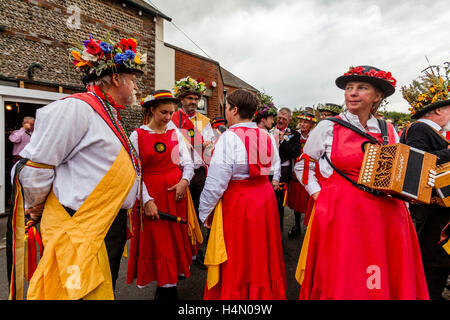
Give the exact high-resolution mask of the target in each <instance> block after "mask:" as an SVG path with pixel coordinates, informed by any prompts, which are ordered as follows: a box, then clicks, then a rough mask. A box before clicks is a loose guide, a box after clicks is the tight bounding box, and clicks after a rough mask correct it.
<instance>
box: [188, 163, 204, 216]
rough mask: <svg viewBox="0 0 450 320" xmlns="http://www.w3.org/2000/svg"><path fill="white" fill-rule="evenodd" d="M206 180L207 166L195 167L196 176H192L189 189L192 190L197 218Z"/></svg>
mask: <svg viewBox="0 0 450 320" xmlns="http://www.w3.org/2000/svg"><path fill="white" fill-rule="evenodd" d="M205 181H206V169H205V167H201V168H198V169H195V171H194V177H193V178H192V180H191V183H190V184H189V190H190V191H191V196H192V202H194V208H195V213H196V214H197V218H199V217H198V208H199V206H200V195H201V194H202V191H203V188H204V187H205ZM199 223H200V220H199ZM200 224H201V223H200Z"/></svg>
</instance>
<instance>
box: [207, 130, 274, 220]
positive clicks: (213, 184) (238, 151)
mask: <svg viewBox="0 0 450 320" xmlns="http://www.w3.org/2000/svg"><path fill="white" fill-rule="evenodd" d="M239 127H244V128H255V129H256V128H257V127H258V126H257V125H256V123H254V122H246V123H240V124H237V125H234V126H232V127H230V129H231V128H239ZM270 139H271V141H272V147H273V150H274V151H276V150H277V148H276V143H275V140H274V139H273V137H272V136H270ZM273 154H274V158H273V160H272V166H271V171H272V172H274V177H273V180H276V181H280V175H281V173H280V170H281V166H280V156H279V155H278V152H274V153H273ZM249 177H250V169H249V165H248V156H247V150H246V149H245V145H244V143H243V142H242V140H241V139H240V138H239V136H238V135H237V134H236V133H234V132H233V131H231V130H227V131H225V132H224V133H223V134H222V135H221V136H220V138H219V140H218V141H217V144H216V146H215V150H214V153H213V157H212V159H211V165H210V167H209V169H208V176H207V178H206V182H205V187H204V188H203V192H202V194H201V196H200V206H199V217H200V219H201V220H202V221H203V222H204V221H205V220H206V218H207V217H208V216H209V214H210V213H211V212H212V211H213V210H214V208H215V207H216V205H217V203H218V202H219V199H220V198H222V196H223V194H224V192H225V190H227V188H228V184H229V182H230V180H245V179H248V178H249Z"/></svg>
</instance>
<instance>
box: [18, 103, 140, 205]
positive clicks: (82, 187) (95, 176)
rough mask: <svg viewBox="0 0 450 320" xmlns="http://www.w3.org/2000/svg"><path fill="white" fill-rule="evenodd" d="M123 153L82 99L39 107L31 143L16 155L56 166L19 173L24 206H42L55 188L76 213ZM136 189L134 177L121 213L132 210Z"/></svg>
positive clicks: (118, 143)
mask: <svg viewBox="0 0 450 320" xmlns="http://www.w3.org/2000/svg"><path fill="white" fill-rule="evenodd" d="M112 111H113V113H114V115H115V116H117V115H116V114H115V110H114V109H113V110H112ZM121 149H122V143H121V142H120V140H119V139H118V138H117V137H116V135H115V134H114V132H113V131H112V130H111V128H110V127H109V126H108V125H107V124H106V122H105V121H104V120H103V119H102V118H101V117H100V115H99V114H98V113H97V112H96V111H95V110H94V109H93V108H92V107H91V106H90V105H89V104H87V103H86V102H84V101H81V100H79V99H75V98H67V99H66V100H58V101H55V102H53V103H51V104H49V105H47V106H45V107H43V108H41V109H38V110H37V114H36V122H35V129H34V132H33V135H32V136H31V140H30V143H29V144H28V145H27V146H26V147H25V149H24V150H22V152H21V153H20V156H21V157H23V158H27V159H29V160H31V161H33V162H37V163H42V164H47V165H52V166H54V167H55V168H54V169H39V168H32V167H28V166H25V167H24V168H23V169H22V171H21V172H20V175H19V179H20V181H21V184H22V186H23V188H24V197H25V207H26V208H31V207H34V206H36V205H38V204H41V203H43V202H44V201H45V199H46V198H47V195H48V194H49V192H50V190H53V192H54V194H55V196H56V198H57V199H58V200H59V202H60V203H61V204H62V205H63V206H65V207H68V208H70V209H72V210H75V211H76V210H78V209H79V208H80V207H81V205H82V204H83V202H84V201H85V200H86V198H87V197H88V196H89V195H90V194H91V193H92V191H93V190H94V189H95V187H96V186H97V185H98V184H99V182H100V181H101V180H102V179H103V177H104V176H105V174H106V172H107V171H108V170H109V168H110V167H111V166H112V164H113V163H114V161H115V160H116V158H117V155H118V154H119V152H120V150H121ZM14 169H15V167H14V168H13V169H12V172H11V173H14ZM138 185H139V183H138V182H137V179H136V182H135V183H134V185H133V187H132V189H131V191H130V193H129V194H128V196H127V198H126V199H125V202H124V203H123V205H122V209H130V208H132V207H133V205H134V203H135V201H136V195H137V194H138V193H137V191H138Z"/></svg>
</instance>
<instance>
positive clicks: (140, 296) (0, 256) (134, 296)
mask: <svg viewBox="0 0 450 320" xmlns="http://www.w3.org/2000/svg"><path fill="white" fill-rule="evenodd" d="M6 221H7V219H6V217H3V218H0V300H6V299H8V292H9V289H8V279H7V276H6V250H5V243H6ZM302 222H303V221H302ZM293 225H294V214H293V212H292V210H290V209H289V208H286V209H285V219H284V231H283V237H282V239H283V253H284V261H285V267H286V278H287V290H286V297H287V299H288V300H298V296H299V293H300V286H299V285H298V283H297V281H296V280H295V277H294V275H295V270H296V268H297V262H298V257H299V255H300V250H301V245H302V241H303V236H304V234H305V231H306V230H305V227H304V226H303V230H302V236H301V237H297V238H294V239H289V238H288V236H287V234H288V232H289V230H290V229H291V227H292V226H293ZM129 247H130V246H129V242H128V243H127V248H129ZM202 249H203V250H204V251H205V249H206V248H205V245H203V247H202ZM126 273H127V259H126V258H122V262H121V266H120V271H119V278H118V279H117V283H116V290H115V295H116V299H117V300H153V299H154V296H155V291H156V284H155V283H153V284H150V285H148V286H147V287H145V288H143V289H140V288H138V287H137V286H136V284H131V285H127V284H126ZM449 279H450V278H449ZM205 283H206V270H202V269H200V268H198V267H197V266H196V265H195V264H193V265H192V266H191V276H190V277H189V278H188V279H186V280H183V281H180V282H179V283H178V295H179V298H180V300H187V301H189V300H202V299H203V292H204V289H205ZM444 297H445V298H446V299H447V300H450V291H449V290H446V292H445V293H444Z"/></svg>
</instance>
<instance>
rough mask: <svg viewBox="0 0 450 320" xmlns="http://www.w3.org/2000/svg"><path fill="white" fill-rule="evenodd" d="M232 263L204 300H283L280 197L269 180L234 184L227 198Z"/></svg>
mask: <svg viewBox="0 0 450 320" xmlns="http://www.w3.org/2000/svg"><path fill="white" fill-rule="evenodd" d="M223 230H224V238H225V245H226V249H227V254H228V260H227V261H226V262H225V263H224V264H222V265H221V266H220V280H219V283H218V284H217V285H216V286H214V287H213V288H211V290H208V287H207V286H206V289H205V294H204V299H205V300H284V299H286V273H285V267H284V258H283V248H282V245H281V233H280V222H279V217H278V209H277V201H276V198H275V193H274V191H273V188H272V186H271V184H270V183H269V181H268V180H267V177H264V179H261V180H259V179H258V180H256V179H248V180H243V181H232V182H230V184H229V186H228V189H227V191H226V192H225V194H224V196H223Z"/></svg>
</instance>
